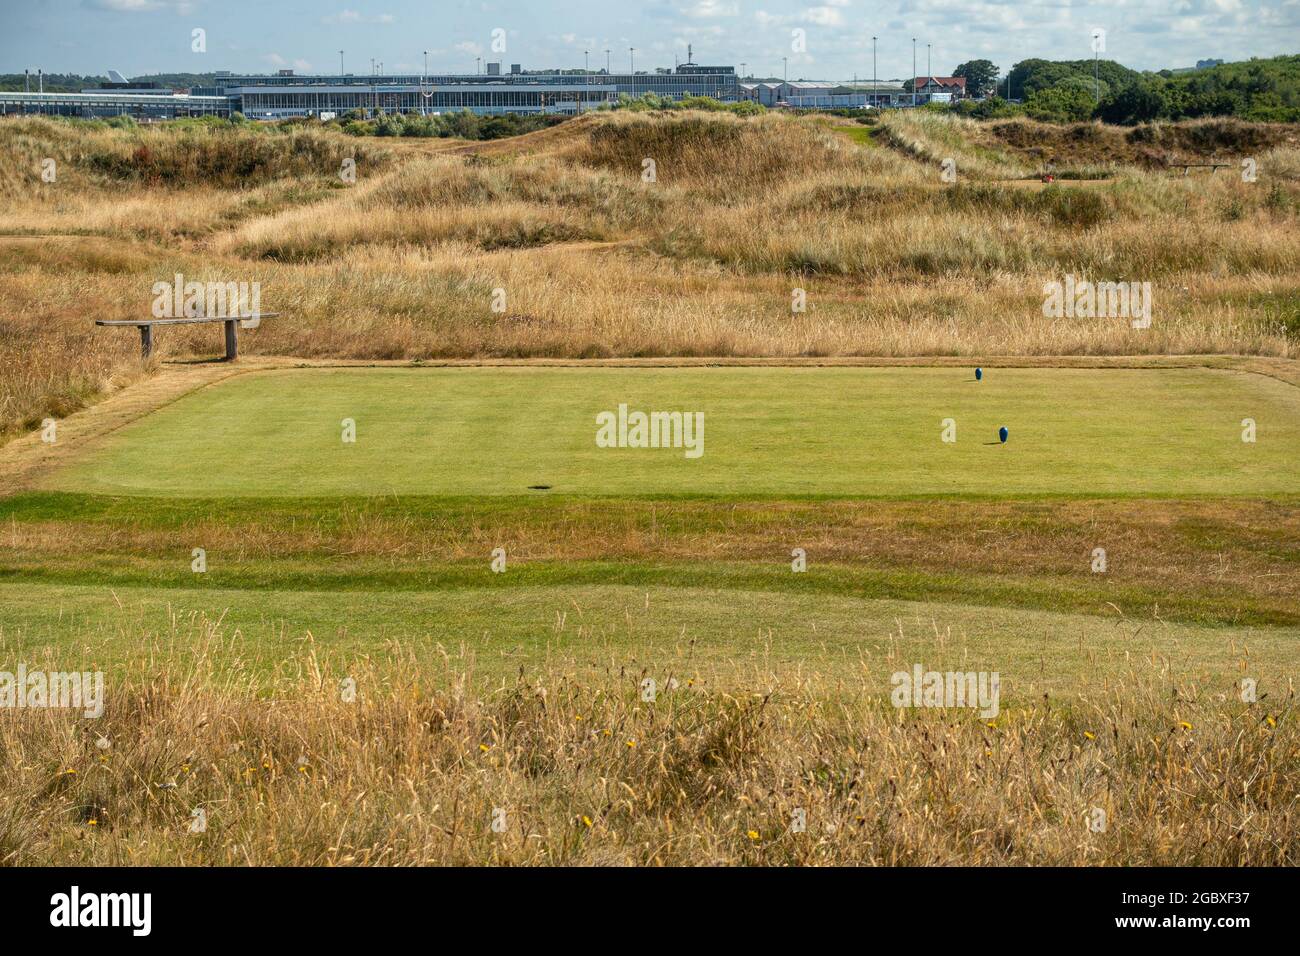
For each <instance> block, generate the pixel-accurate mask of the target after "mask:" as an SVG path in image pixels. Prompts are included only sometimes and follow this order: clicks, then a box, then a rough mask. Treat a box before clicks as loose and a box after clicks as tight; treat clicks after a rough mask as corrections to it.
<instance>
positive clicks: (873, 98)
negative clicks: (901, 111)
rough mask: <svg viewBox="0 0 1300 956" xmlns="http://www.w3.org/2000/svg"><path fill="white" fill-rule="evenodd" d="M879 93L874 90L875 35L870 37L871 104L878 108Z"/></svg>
mask: <svg viewBox="0 0 1300 956" xmlns="http://www.w3.org/2000/svg"><path fill="white" fill-rule="evenodd" d="M879 98H880V94H879V93H878V92H877V90H876V37H872V38H871V105H872V106H875V107H877V108H879V105H880V104H879Z"/></svg>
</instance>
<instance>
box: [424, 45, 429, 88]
mask: <svg viewBox="0 0 1300 956" xmlns="http://www.w3.org/2000/svg"><path fill="white" fill-rule="evenodd" d="M424 80H425V82H426V83H427V82H428V81H429V51H428V50H425V51H424Z"/></svg>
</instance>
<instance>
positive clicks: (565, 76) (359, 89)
mask: <svg viewBox="0 0 1300 956" xmlns="http://www.w3.org/2000/svg"><path fill="white" fill-rule="evenodd" d="M488 68H489V72H487V73H473V74H455V73H448V74H441V75H437V76H421V75H418V74H417V75H396V76H393V75H386V76H354V75H352V74H337V75H325V76H308V75H298V74H295V73H294V72H293V71H292V70H282V71H280V72H279V73H277V74H274V75H265V74H234V73H225V72H222V73H217V74H216V77H215V80H214V81H213V85H212V86H210V87H203V88H195V89H192V90H191V91H190V92H189V93H172V92H170V91H164V90H159V91H157V92H153V91H141V90H124V89H120V88H119V89H111V88H108V89H103V90H83V91H82V92H80V93H0V114H6V113H45V114H52V115H60V116H86V117H105V116H117V115H120V114H127V115H130V116H134V117H137V118H141V119H174V118H176V117H181V116H210V115H214V116H229V115H230V114H231V113H236V112H238V113H242V114H243V115H245V116H247V117H249V118H250V119H283V118H285V117H290V116H320V115H321V114H326V115H328V114H334V115H342V114H343V113H347V112H349V111H352V110H361V111H363V112H364V113H366V114H367V115H375V114H379V113H449V112H457V111H460V110H468V111H470V112H472V113H481V114H485V115H491V114H500V113H580V112H583V111H585V110H589V109H595V108H596V107H598V106H600V105H601V104H604V103H616V102H618V100H619V98H620V97H621V96H624V95H626V96H632V97H637V96H642V95H644V94H646V93H653V94H654V95H656V96H660V97H663V98H665V99H674V100H678V99H682V98H683V97H687V96H708V97H712V98H714V99H718V100H723V101H727V102H731V101H735V100H739V99H741V91H740V85H739V83H738V82H737V78H736V71H735V68H734V67H730V66H699V65H696V64H694V63H686V64H682V65H681V66H678V67H677V68H676V69H673V70H666V69H660V70H654V71H652V72H643V73H606V72H605V71H604V70H601V71H599V72H591V71H588V70H554V71H542V72H524V71H523V70H522V69H520V68H519V66H518V65H515V66H512V67H511V71H510V72H509V73H504V74H503V73H502V72H501V69H500V64H497V63H489V64H488Z"/></svg>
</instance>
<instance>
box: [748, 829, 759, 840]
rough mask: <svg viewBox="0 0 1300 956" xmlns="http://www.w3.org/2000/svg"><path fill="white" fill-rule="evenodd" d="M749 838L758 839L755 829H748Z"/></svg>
mask: <svg viewBox="0 0 1300 956" xmlns="http://www.w3.org/2000/svg"><path fill="white" fill-rule="evenodd" d="M749 838H750V839H751V840H757V839H758V831H757V830H750V831H749Z"/></svg>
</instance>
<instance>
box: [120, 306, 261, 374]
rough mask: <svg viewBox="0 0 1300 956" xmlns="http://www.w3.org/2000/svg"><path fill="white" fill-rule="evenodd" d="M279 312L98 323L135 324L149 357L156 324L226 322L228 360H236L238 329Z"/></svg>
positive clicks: (144, 351) (143, 348) (145, 354)
mask: <svg viewBox="0 0 1300 956" xmlns="http://www.w3.org/2000/svg"><path fill="white" fill-rule="evenodd" d="M279 314H280V313H279V312H259V313H257V314H256V315H234V316H225V315H218V316H207V315H196V316H192V317H190V318H184V319H96V320H95V324H96V325H133V326H135V327H136V328H138V329H139V330H140V351H141V352H142V353H143V354H144V357H145V358H148V357H149V356H150V355H152V354H153V330H154V326H156V325H201V324H204V323H208V322H224V323H225V324H226V361H228V362H230V361H234V359H235V358H237V357H238V355H239V339H238V333H237V332H236V329H237V328H238V327H239V326H240V325H244V327H245V328H257V323H259V322H261V320H262V319H271V318H275V316H277V315H279ZM250 319H251V320H254V321H253V324H251V325H245V323H247V322H248V321H249V320H250Z"/></svg>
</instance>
